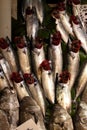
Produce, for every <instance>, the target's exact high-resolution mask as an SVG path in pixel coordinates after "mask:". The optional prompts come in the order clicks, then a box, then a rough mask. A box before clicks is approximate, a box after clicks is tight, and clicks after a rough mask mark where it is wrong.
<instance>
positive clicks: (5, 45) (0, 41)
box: [0, 38, 9, 49]
mask: <svg viewBox="0 0 87 130" xmlns="http://www.w3.org/2000/svg"><path fill="white" fill-rule="evenodd" d="M8 47H9V44H8V43H7V41H6V40H5V39H4V38H0V48H1V49H6V48H8Z"/></svg>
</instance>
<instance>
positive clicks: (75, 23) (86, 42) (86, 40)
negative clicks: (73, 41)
mask: <svg viewBox="0 0 87 130" xmlns="http://www.w3.org/2000/svg"><path fill="white" fill-rule="evenodd" d="M71 23H72V27H73V31H74V33H75V35H76V37H77V39H78V40H80V41H81V43H82V44H81V47H82V48H83V50H84V52H85V53H86V54H87V37H86V33H85V31H84V30H83V27H82V25H81V24H80V20H79V18H78V17H76V16H74V15H72V16H71Z"/></svg>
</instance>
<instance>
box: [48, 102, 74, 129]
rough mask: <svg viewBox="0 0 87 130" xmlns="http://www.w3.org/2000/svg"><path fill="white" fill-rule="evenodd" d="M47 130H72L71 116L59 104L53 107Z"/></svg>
mask: <svg viewBox="0 0 87 130" xmlns="http://www.w3.org/2000/svg"><path fill="white" fill-rule="evenodd" d="M49 130H74V126H73V121H72V118H71V116H70V115H69V113H68V112H67V111H66V110H65V109H64V108H63V107H62V106H61V105H59V104H55V105H54V106H53V109H52V113H51V117H50V122H49Z"/></svg>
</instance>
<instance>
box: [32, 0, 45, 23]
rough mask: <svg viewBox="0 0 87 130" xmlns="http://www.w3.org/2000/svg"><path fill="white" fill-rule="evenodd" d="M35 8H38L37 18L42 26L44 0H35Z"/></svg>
mask: <svg viewBox="0 0 87 130" xmlns="http://www.w3.org/2000/svg"><path fill="white" fill-rule="evenodd" d="M34 6H35V8H36V12H37V17H38V19H39V21H40V23H41V24H42V22H43V18H44V12H43V11H44V8H43V1H42V0H34Z"/></svg>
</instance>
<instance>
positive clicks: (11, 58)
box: [0, 38, 18, 72]
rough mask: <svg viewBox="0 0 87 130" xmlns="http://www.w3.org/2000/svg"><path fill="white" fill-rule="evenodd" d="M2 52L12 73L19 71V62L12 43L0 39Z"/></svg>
mask: <svg viewBox="0 0 87 130" xmlns="http://www.w3.org/2000/svg"><path fill="white" fill-rule="evenodd" d="M0 50H1V53H2V54H3V56H4V57H5V59H6V60H7V62H8V63H9V65H10V68H11V71H12V72H15V71H18V67H17V62H16V58H15V54H14V52H13V49H12V47H11V45H10V43H8V42H7V40H6V39H4V38H0Z"/></svg>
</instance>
